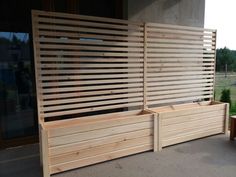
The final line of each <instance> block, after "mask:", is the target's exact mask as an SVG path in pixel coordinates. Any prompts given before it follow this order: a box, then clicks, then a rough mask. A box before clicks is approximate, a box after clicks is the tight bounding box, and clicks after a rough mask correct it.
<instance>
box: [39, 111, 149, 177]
mask: <svg viewBox="0 0 236 177" xmlns="http://www.w3.org/2000/svg"><path fill="white" fill-rule="evenodd" d="M41 138H42V151H43V164H44V175H45V176H47V175H49V174H55V173H58V172H62V171H66V170H70V169H74V168H78V167H82V166H86V165H91V164H95V163H98V162H102V161H107V160H111V159H115V158H119V157H123V156H127V155H130V154H135V153H139V152H143V151H148V150H152V149H153V114H150V113H148V112H145V111H142V112H140V111H139V112H137V111H129V112H124V113H114V114H109V115H102V116H91V117H84V118H79V119H70V120H60V121H53V122H45V123H44V124H43V125H42V127H41Z"/></svg>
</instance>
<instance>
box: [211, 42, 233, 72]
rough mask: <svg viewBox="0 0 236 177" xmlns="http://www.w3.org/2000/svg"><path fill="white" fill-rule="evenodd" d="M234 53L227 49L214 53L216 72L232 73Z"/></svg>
mask: <svg viewBox="0 0 236 177" xmlns="http://www.w3.org/2000/svg"><path fill="white" fill-rule="evenodd" d="M235 65H236V53H235V51H231V50H229V49H228V48H227V47H224V48H221V49H217V51H216V71H225V74H226V76H227V71H234V70H235V69H236V68H234V66H235Z"/></svg>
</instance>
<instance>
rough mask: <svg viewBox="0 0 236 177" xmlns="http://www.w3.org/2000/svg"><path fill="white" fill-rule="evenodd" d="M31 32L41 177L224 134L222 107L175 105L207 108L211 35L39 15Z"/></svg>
mask: <svg viewBox="0 0 236 177" xmlns="http://www.w3.org/2000/svg"><path fill="white" fill-rule="evenodd" d="M32 24H33V39H34V54H35V75H36V86H37V100H38V117H39V124H40V133H41V134H40V140H41V143H40V144H41V154H42V155H41V160H42V162H43V168H44V177H48V176H50V174H54V173H58V172H62V171H65V170H69V169H73V168H77V167H82V166H86V165H90V164H94V163H98V162H102V161H106V160H111V159H114V158H118V157H122V156H126V155H130V154H134V153H139V152H144V151H148V150H152V149H154V150H157V149H158V148H159V149H161V148H162V146H167V145H170V144H174V143H177V142H183V141H185V140H186V141H187V140H190V139H191V138H190V137H193V138H194V137H195V138H199V137H202V136H203V135H209V133H207V132H205V131H208V130H209V129H211V130H212V128H217V131H210V134H212V133H221V132H222V131H223V128H224V122H223V121H224V120H225V117H227V116H226V115H227V114H226V113H227V112H228V111H227V109H228V105H223V104H221V103H219V105H215V104H216V103H213V102H212V103H211V102H207V105H206V104H205V105H204V106H200V107H199V105H198V104H199V103H190V105H187V106H186V105H184V106H175V105H173V104H174V103H179V102H193V101H202V100H206V99H207V100H210V99H212V97H213V85H214V67H215V66H214V65H215V64H214V61H215V42H216V39H215V37H216V32H215V31H214V30H206V29H202V28H193V27H183V26H175V25H163V24H153V23H141V22H140V23H139V22H130V21H127V20H118V19H108V18H100V17H91V16H82V15H72V14H63V13H54V12H42V11H33V13H32ZM163 104H164V105H168V104H169V105H172V106H166V107H164V108H161V111H160V109H159V108H153V109H152V110H149V109H148V107H155V106H159V105H163ZM217 104H218V103H217ZM189 106H190V107H191V106H193V107H191V110H188V113H189V112H190V113H191V112H194V113H195V115H193V116H191V117H190V118H189V119H188V116H189V115H187V116H186V115H185V108H186V109H187V108H190V107H189ZM176 107H178V108H180V107H181V110H176V109H175V108H176ZM182 108H184V109H182ZM219 108H220V109H221V110H220V112H218V111H217V109H219ZM224 108H225V111H224ZM226 108H227V109H226ZM163 109H164V112H163V111H162V110H163ZM202 109H204V111H202ZM166 112H167V113H166ZM105 113H109V114H105ZM207 113H209V114H211V113H214V115H216V114H217V113H220V115H219V116H218V117H217V121H215V120H213V119H214V118H213V117H212V116H206V114H207ZM98 114H100V115H98ZM175 114H176V116H177V118H175V117H176V116H175ZM199 115H200V116H202V117H201V118H202V119H201V120H198V116H199ZM72 118H73V119H72ZM170 118H171V119H170ZM61 119H67V120H61ZM169 119H170V121H172V120H173V121H176V122H177V123H176V122H174V123H173V124H172V125H170V126H169V124H168V126H165V125H164V123H165V121H169ZM205 120H206V121H205ZM179 122H181V126H182V127H185V126H186V127H188V128H189V129H186V131H189V132H187V133H190V134H194V135H193V136H190V137H189V135H186V132H184V133H183V132H182V130H179V127H181V126H180V125H179ZM212 122H213V124H211V123H212ZM195 123H196V125H198V128H199V129H201V130H202V132H201V133H202V134H197V135H196V134H195V129H196V128H195V127H194V126H193V125H192V124H195ZM206 123H207V125H210V128H205V124H206ZM216 124H217V125H216ZM225 127H227V126H225ZM169 129H171V132H169ZM172 130H173V131H172ZM175 130H177V132H176V136H175V133H174V132H175ZM165 134H168V135H169V134H171V136H170V137H168V136H167V135H166V136H165ZM173 134H174V135H173ZM172 135H173V136H172ZM185 135H186V136H185ZM176 138H179V139H177V140H176ZM174 139H175V140H174ZM172 140H173V142H172Z"/></svg>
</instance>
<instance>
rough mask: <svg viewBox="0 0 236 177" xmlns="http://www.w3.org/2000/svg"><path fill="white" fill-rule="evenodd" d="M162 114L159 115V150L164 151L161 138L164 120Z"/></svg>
mask: <svg viewBox="0 0 236 177" xmlns="http://www.w3.org/2000/svg"><path fill="white" fill-rule="evenodd" d="M161 117H162V116H161V114H158V150H159V151H161V150H162V137H161V126H162V125H161V124H162V118H161Z"/></svg>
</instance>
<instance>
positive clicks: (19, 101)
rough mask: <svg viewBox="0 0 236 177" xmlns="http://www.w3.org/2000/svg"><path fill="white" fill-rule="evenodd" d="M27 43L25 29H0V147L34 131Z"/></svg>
mask: <svg viewBox="0 0 236 177" xmlns="http://www.w3.org/2000/svg"><path fill="white" fill-rule="evenodd" d="M30 45H31V43H30V40H29V34H28V33H16V32H0V147H7V146H12V145H14V144H15V145H17V144H24V143H25V141H33V139H34V138H33V137H34V136H35V135H36V134H37V122H36V119H35V116H36V108H35V91H34V73H33V68H32V66H33V63H32V61H33V59H32V57H31V56H32V55H31V53H30V51H31V50H30V49H31V46H30Z"/></svg>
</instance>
